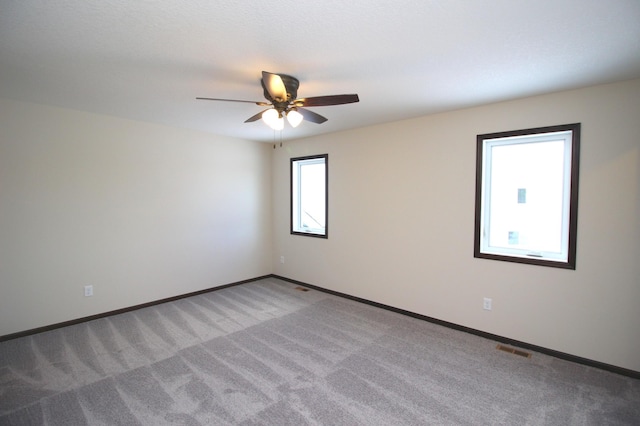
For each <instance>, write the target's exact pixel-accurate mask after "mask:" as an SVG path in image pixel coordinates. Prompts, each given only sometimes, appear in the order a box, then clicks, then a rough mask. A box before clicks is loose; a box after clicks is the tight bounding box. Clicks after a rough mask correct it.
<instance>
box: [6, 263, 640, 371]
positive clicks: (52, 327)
mask: <svg viewBox="0 0 640 426" xmlns="http://www.w3.org/2000/svg"><path fill="white" fill-rule="evenodd" d="M265 278H277V279H280V280H283V281H287V282H290V283H293V284H296V285H300V286H303V287H308V288H312V289H314V290H318V291H322V292H324V293H328V294H332V295H334V296H339V297H343V298H345V299H350V300H354V301H356V302H360V303H365V304H367V305H371V306H375V307H377V308H381V309H386V310H388V311H392V312H396V313H399V314H402V315H407V316H410V317H413V318H417V319H420V320H423V321H428V322H430V323H433V324H438V325H442V326H444V327H448V328H452V329H454V330H458V331H464V332H465V333H470V334H474V335H476V336H480V337H484V338H487V339H490V340H494V341H496V342H500V343H505V344H508V345H511V346H517V347H520V348H523V349H528V350H531V351H534V352H539V353H542V354H545V355H550V356H553V357H556V358H559V359H564V360H566V361H571V362H575V363H578V364H582V365H587V366H589V367H594V368H598V369H600V370H606V371H610V372H612V373H616V374H620V375H623V376H627V377H632V378H634V379H640V371H635V370H630V369H627V368H623V367H618V366H615V365H611V364H606V363H603V362H599V361H594V360H591V359H588V358H582V357H579V356H576V355H571V354H568V353H564V352H560V351H556V350H553V349H548V348H544V347H542V346H537V345H532V344H530V343H526V342H521V341H519V340H514V339H510V338H508V337H503V336H499V335H497V334H491V333H487V332H484V331H480V330H476V329H474V328H470V327H465V326H462V325H458V324H455V323H452V322H448V321H443V320H440V319H437V318H432V317H428V316H426V315H421V314H417V313H415V312H411V311H406V310H404V309H400V308H395V307H393V306H389V305H385V304H382V303H378V302H373V301H371V300H367V299H363V298H360V297H356V296H352V295H350V294H346V293H341V292H339V291H334V290H329V289H326V288H323V287H319V286H316V285H313V284H308V283H305V282H302V281H298V280H294V279H291V278H287V277H283V276H280V275H275V274H269V275H264V276H261V277H256V278H251V279H248V280H243V281H238V282H234V283H230V284H223V285H220V286H218V287H212V288H209V289H205V290H200V291H194V292H192V293H186V294H182V295H179V296H173V297H168V298H166V299H160V300H155V301H152V302H147V303H142V304H140V305H134V306H130V307H127V308H122V309H116V310H114V311H109V312H104V313H101V314H96V315H91V316H88V317H83V318H78V319H74V320H70V321H64V322H60V323H57V324H51V325H47V326H44V327H38V328H33V329H31V330H25V331H20V332H18V333H12V334H6V335H4V336H0V342H4V341H7V340H11V339H17V338H19V337H25V336H29V335H32V334H37V333H42V332H45V331H50V330H55V329H57V328H61V327H67V326H70V325H74V324H80V323H83V322H87V321H93V320H96V319H100V318H105V317H108V316H111V315H117V314H122V313H125V312H130V311H135V310H137V309H142V308H147V307H149V306H154V305H159V304H161V303H167V302H173V301H175V300H180V299H184V298H186V297H191V296H197V295H199V294H204V293H210V292H212V291H217V290H222V289H223V288H228V287H233V286H237V285H240V284H246V283H250V282H254V281H259V280H262V279H265Z"/></svg>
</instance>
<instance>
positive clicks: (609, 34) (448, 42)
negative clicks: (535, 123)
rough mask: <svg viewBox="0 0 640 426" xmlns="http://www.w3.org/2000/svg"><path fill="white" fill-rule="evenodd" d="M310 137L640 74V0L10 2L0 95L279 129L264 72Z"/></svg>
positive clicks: (246, 132) (215, 127)
mask: <svg viewBox="0 0 640 426" xmlns="http://www.w3.org/2000/svg"><path fill="white" fill-rule="evenodd" d="M263 70H265V71H270V72H275V73H285V74H290V75H293V76H295V77H297V78H298V79H299V80H300V89H299V90H298V95H299V97H310V96H320V95H335V94H343V93H358V94H359V96H360V102H359V103H356V104H350V105H340V106H329V107H317V108H313V109H312V110H313V111H315V112H317V113H319V114H322V115H324V116H326V117H327V118H328V119H329V121H327V122H326V123H324V124H314V123H309V122H304V123H303V124H302V125H300V127H298V128H296V129H293V128H291V127H289V126H288V125H287V126H286V127H285V129H284V130H283V132H282V135H281V136H282V139H292V138H300V137H306V136H311V135H315V134H320V133H327V132H334V131H338V130H344V129H349V128H356V127H362V126H367V125H371V124H374V123H381V122H387V121H394V120H399V119H404V118H411V117H417V116H421V115H426V114H431V113H435V112H442V111H447V110H452V109H459V108H464V107H469V106H473V105H478V104H483V103H489V102H495V101H501V100H506V99H514V98H520V97H525V96H530V95H536V94H541V93H547V92H552V91H558V90H563V89H571V88H577V87H582V86H587V85H592V84H598V83H606V82H612V81H617V80H624V79H630V78H637V77H640V1H638V0H607V1H603V0H484V1H481V0H395V1H389V0H386V1H382V0H349V1H343V0H322V1H321V0H318V1H310V0H279V1H265V0H215V1H213V0H156V1H153V0H133V1H131V0H52V1H45V0H0V97H5V98H10V99H15V100H19V101H29V102H36V103H41V104H47V105H56V106H62V107H67V108H72V109H78V110H84V111H90V112H95V113H100V114H107V115H112V116H118V117H123V118H129V119H133V120H140V121H148V122H155V123H162V124H166V125H169V126H176V127H184V128H191V129H199V130H203V131H206V132H211V133H216V134H221V135H228V136H232V137H237V138H243V139H250V140H258V141H267V142H269V141H273V140H274V136H277V138H278V139H280V135H279V134H278V135H274V132H273V131H272V130H270V129H269V128H268V127H266V125H264V124H263V123H262V122H261V121H257V122H254V123H247V124H245V123H244V120H245V119H247V118H248V117H250V116H252V115H254V114H256V113H257V112H259V111H260V110H261V107H259V106H256V105H251V104H244V103H231V102H207V101H196V100H195V98H196V97H197V96H203V97H217V98H233V99H245V100H256V101H261V100H264V98H263V95H262V88H261V86H260V77H261V71H263Z"/></svg>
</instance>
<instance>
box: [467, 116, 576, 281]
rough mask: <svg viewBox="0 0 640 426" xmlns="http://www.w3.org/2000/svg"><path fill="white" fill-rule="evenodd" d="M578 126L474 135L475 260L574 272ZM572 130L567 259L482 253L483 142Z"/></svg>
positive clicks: (547, 127) (567, 125)
mask: <svg viewBox="0 0 640 426" xmlns="http://www.w3.org/2000/svg"><path fill="white" fill-rule="evenodd" d="M580 129H581V126H580V123H572V124H562V125H557V126H546V127H537V128H531V129H523V130H512V131H507V132H498V133H487V134H482V135H477V138H476V197H475V230H474V257H476V258H482V259H492V260H502V261H506V262H515V263H525V264H530V265H539V266H550V267H555V268H564V269H576V243H577V232H578V181H579V167H580V161H579V160H580ZM564 131H571V132H572V134H571V173H570V189H569V190H570V196H569V226H568V232H569V234H568V246H567V260H566V261H555V260H545V259H536V258H533V257H532V258H528V257H518V256H511V255H501V254H493V253H483V252H481V244H482V240H481V237H482V236H481V232H482V201H483V200H482V198H483V189H484V188H483V159H484V142H485V141H487V140H491V139H500V138H507V137H515V136H527V135H532V136H533V135H536V134H543V133H553V132H564Z"/></svg>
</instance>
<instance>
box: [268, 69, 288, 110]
mask: <svg viewBox="0 0 640 426" xmlns="http://www.w3.org/2000/svg"><path fill="white" fill-rule="evenodd" d="M262 82H263V84H264V86H265V88H266V89H267V92H269V95H271V99H273V100H274V101H277V102H284V101H286V100H287V88H286V87H285V85H284V82H283V81H282V78H281V77H280V76H279V75H278V74H273V73H270V72H266V71H262Z"/></svg>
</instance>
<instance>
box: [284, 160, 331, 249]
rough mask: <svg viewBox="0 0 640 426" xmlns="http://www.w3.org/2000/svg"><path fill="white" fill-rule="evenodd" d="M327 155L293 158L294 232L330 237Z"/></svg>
mask: <svg viewBox="0 0 640 426" xmlns="http://www.w3.org/2000/svg"><path fill="white" fill-rule="evenodd" d="M328 160H329V155H328V154H323V155H314V156H310V157H299V158H292V159H291V233H292V234H296V235H308V236H311V237H320V238H327V205H328V192H327V188H328V186H329V185H328V182H329V176H328V173H327V163H328Z"/></svg>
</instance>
